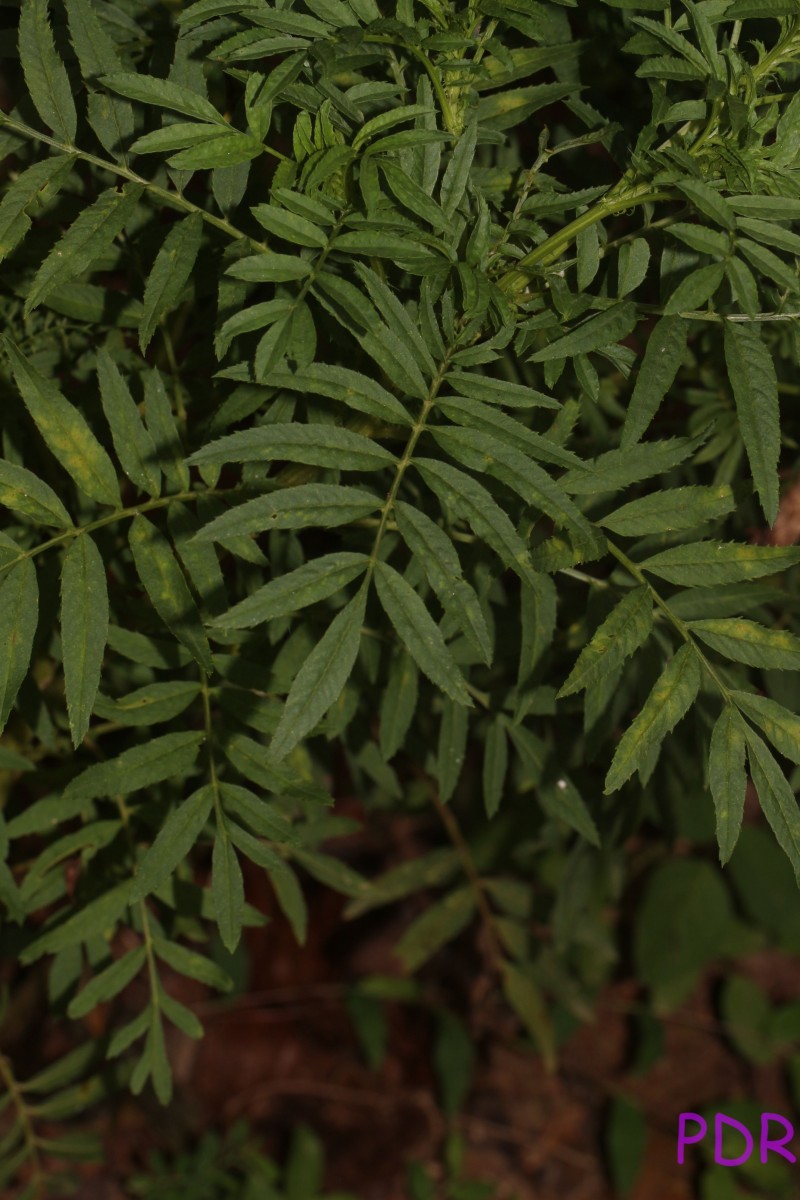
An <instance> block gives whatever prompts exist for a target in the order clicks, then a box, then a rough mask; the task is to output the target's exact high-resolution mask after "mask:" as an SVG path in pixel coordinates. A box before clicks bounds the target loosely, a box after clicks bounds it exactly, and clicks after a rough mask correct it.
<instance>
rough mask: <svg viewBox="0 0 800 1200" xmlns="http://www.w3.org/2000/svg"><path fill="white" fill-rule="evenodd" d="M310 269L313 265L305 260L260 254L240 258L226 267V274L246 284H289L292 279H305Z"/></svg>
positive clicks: (281, 255)
mask: <svg viewBox="0 0 800 1200" xmlns="http://www.w3.org/2000/svg"><path fill="white" fill-rule="evenodd" d="M312 269H313V264H312V263H311V262H310V261H309V260H308V259H307V258H299V257H297V258H296V257H295V256H294V255H292V254H266V253H262V254H253V255H252V256H251V257H250V258H240V259H239V260H238V261H237V262H235V263H233V264H232V266H230V267H228V270H227V272H226V274H228V275H232V276H233V278H234V279H244V280H246V281H247V282H248V283H289V282H290V281H292V280H294V279H305V278H306V276H307V275H310V274H311V271H312Z"/></svg>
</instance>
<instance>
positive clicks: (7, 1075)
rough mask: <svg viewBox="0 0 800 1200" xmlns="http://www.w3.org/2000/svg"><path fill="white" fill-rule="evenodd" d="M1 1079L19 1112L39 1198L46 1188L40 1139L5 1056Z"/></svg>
mask: <svg viewBox="0 0 800 1200" xmlns="http://www.w3.org/2000/svg"><path fill="white" fill-rule="evenodd" d="M0 1079H2V1081H3V1083H4V1084H5V1086H6V1089H7V1091H8V1093H9V1095H10V1096H11V1102H12V1104H13V1105H14V1108H15V1109H16V1110H17V1118H18V1120H19V1124H20V1126H21V1127H22V1134H23V1139H24V1142H25V1145H26V1146H27V1148H28V1155H27V1157H28V1159H29V1161H30V1163H31V1165H32V1167H33V1181H32V1182H33V1184H34V1187H35V1189H36V1195H37V1197H40V1196H41V1195H42V1189H43V1186H44V1173H43V1171H42V1163H41V1159H40V1157H39V1139H38V1138H37V1136H36V1134H35V1132H34V1129H33V1124H32V1122H31V1118H30V1113H29V1112H28V1106H27V1104H26V1103H25V1097H24V1096H23V1094H22V1090H21V1088H20V1087H19V1085H18V1084H17V1081H16V1078H15V1076H14V1070H13V1067H12V1066H11V1063H10V1061H9V1060H8V1059H7V1058H6V1057H5V1055H3V1054H0Z"/></svg>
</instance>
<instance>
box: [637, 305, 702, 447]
mask: <svg viewBox="0 0 800 1200" xmlns="http://www.w3.org/2000/svg"><path fill="white" fill-rule="evenodd" d="M688 331H689V323H688V321H685V320H684V319H683V318H682V317H662V318H661V320H660V321H659V322H658V323H657V325H656V326H655V328H654V329H653V331H652V333H651V334H650V336H649V338H648V339H647V347H646V349H645V352H644V358H643V359H642V365H641V367H640V368H639V374H638V376H637V378H636V386H635V387H634V389H633V395H632V396H631V400H630V404H629V405H628V408H627V411H626V413H625V424H624V426H623V429H622V446H623V447H628V446H632V445H633V444H634V443H635V442H638V441H639V439H640V438H641V436H642V434H643V433H644V432H645V430H646V429H647V428H648V426H649V424H650V422H651V421H652V419H653V417H654V416H655V414H656V412H657V410H658V407H659V405H660V404H661V401H662V400H663V399H664V397H665V396H666V394H667V392H668V391H669V389H670V388H671V387H672V384H673V383H674V381H675V376H676V375H677V373H678V369H679V367H680V365H681V363H682V362H683V359H684V357H685V354H686V338H687V334H688Z"/></svg>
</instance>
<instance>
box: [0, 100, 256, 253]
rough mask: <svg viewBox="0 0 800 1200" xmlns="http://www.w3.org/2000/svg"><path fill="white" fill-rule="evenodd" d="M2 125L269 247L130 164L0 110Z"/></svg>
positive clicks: (232, 233)
mask: <svg viewBox="0 0 800 1200" xmlns="http://www.w3.org/2000/svg"><path fill="white" fill-rule="evenodd" d="M0 128H7V129H12V130H13V131H14V132H15V133H18V134H20V136H22V137H26V138H28V139H29V140H31V141H37V142H42V143H44V145H46V146H52V147H53V149H54V150H59V151H60V152H61V153H62V154H71V155H73V156H74V157H75V158H79V159H81V160H82V161H83V162H86V163H90V164H91V165H92V166H93V167H98V168H99V169H100V170H102V171H109V172H110V173H111V174H112V175H117V176H119V178H121V179H126V180H127V181H128V182H129V183H135V184H138V185H139V186H141V187H143V188H144V189H145V190H146V191H148V192H149V193H150V194H151V195H152V196H154V197H155V198H156V199H158V200H160V201H161V202H162V203H163V204H168V205H170V206H172V207H173V208H178V209H181V210H182V211H183V212H186V213H196V214H197V215H199V216H200V217H202V219H203V220H204V221H205V222H206V224H208V225H212V226H213V227H214V228H215V229H219V230H221V231H222V232H223V233H226V234H227V235H228V237H230V238H233V239H234V240H236V241H243V240H249V241H250V242H252V244H253V246H254V247H255V249H256V250H258V251H261V252H267V251H268V247H267V246H266V244H265V243H264V242H258V241H255V240H254V239H253V238H251V237H250V235H249V234H248V233H245V232H244V231H243V230H241V229H237V228H236V226H235V225H231V223H230V221H226V220H225V218H224V217H215V216H214V214H213V213H210V212H206V210H205V209H204V208H200V207H199V206H198V205H197V204H192V202H191V200H187V199H186V198H185V197H184V196H181V195H180V194H179V193H178V192H170V191H168V190H167V188H162V187H159V186H158V184H156V183H153V182H152V181H151V180H149V179H146V178H145V177H144V176H143V175H139V174H137V172H136V171H132V170H131V169H130V168H129V167H124V166H121V165H120V164H119V163H113V162H109V161H108V159H105V158H100V157H99V156H98V155H96V154H90V153H89V152H88V151H87V150H81V149H79V147H77V146H71V145H67V144H66V143H65V142H60V141H58V139H57V138H54V137H50V136H49V135H48V134H46V133H40V132H39V130H38V129H33V128H32V127H31V126H30V125H25V124H24V123H23V122H22V121H16V120H14V119H13V117H9V116H6V115H5V114H0Z"/></svg>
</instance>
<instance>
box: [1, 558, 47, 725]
mask: <svg viewBox="0 0 800 1200" xmlns="http://www.w3.org/2000/svg"><path fill="white" fill-rule="evenodd" d="M38 620H39V583H38V580H37V577H36V567H35V566H34V565H33V560H32V559H31V558H25V559H23V560H22V562H19V563H17V564H16V566H14V567H12V568H11V569H10V570H9V571H7V572H6V574H5V575H4V576H3V577H2V578H0V646H2V647H3V653H2V655H0V733H2V731H3V730H4V729H5V727H6V722H7V721H8V717H9V714H10V712H11V709H12V707H13V705H14V701H15V700H16V698H17V692H18V691H19V689H20V687H21V686H22V682H23V680H24V679H25V676H26V675H27V673H28V666H29V664H30V661H31V650H32V648H33V637H34V634H35V633H36V625H37V623H38Z"/></svg>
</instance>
